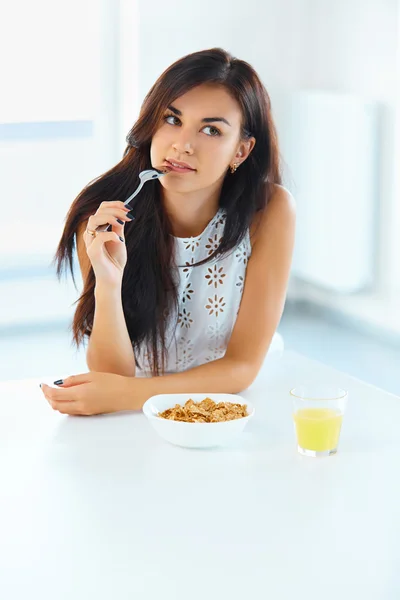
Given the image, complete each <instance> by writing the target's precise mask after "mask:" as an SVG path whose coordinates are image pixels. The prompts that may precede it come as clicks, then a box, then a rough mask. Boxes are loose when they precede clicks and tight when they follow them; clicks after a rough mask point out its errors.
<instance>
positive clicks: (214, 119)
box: [168, 105, 231, 127]
mask: <svg viewBox="0 0 400 600" xmlns="http://www.w3.org/2000/svg"><path fill="white" fill-rule="evenodd" d="M168 109H169V110H170V111H171V112H173V113H175V114H176V115H177V116H178V117H181V116H182V111H180V110H179V109H177V108H175V106H172V105H170V106H168ZM201 121H202V123H213V122H214V121H222V122H223V123H226V124H227V125H229V127H231V124H230V123H229V122H228V121H227V120H226V119H224V117H205V118H204V119H202V120H201Z"/></svg>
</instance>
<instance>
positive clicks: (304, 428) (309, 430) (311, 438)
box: [294, 408, 343, 452]
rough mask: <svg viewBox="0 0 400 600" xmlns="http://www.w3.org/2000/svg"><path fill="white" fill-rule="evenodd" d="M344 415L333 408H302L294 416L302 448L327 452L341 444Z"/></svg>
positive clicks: (298, 440) (299, 443) (298, 439)
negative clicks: (340, 437)
mask: <svg viewBox="0 0 400 600" xmlns="http://www.w3.org/2000/svg"><path fill="white" fill-rule="evenodd" d="M342 419H343V415H342V414H341V413H340V412H339V411H336V410H333V409H332V408H301V409H299V410H298V411H296V412H295V414H294V422H295V425H296V432H297V442H298V445H299V446H300V448H304V449H305V450H314V451H315V452H325V451H327V450H334V449H335V448H337V446H338V443H339V435H340V429H341V427H342Z"/></svg>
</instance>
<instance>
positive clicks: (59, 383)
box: [54, 379, 64, 385]
mask: <svg viewBox="0 0 400 600" xmlns="http://www.w3.org/2000/svg"><path fill="white" fill-rule="evenodd" d="M63 383H64V380H63V379H57V381H55V382H54V385H62V384H63Z"/></svg>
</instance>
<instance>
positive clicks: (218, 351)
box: [136, 208, 251, 377]
mask: <svg viewBox="0 0 400 600" xmlns="http://www.w3.org/2000/svg"><path fill="white" fill-rule="evenodd" d="M225 220H226V213H225V211H224V209H222V208H220V209H219V210H218V212H217V214H216V215H215V216H214V218H213V219H212V220H211V221H210V222H209V224H208V225H207V227H206V228H205V229H204V231H203V232H202V233H201V234H200V235H198V236H197V237H189V238H177V237H175V238H174V239H175V248H174V251H175V264H176V265H177V267H176V268H175V269H174V276H175V281H176V284H177V290H178V315H176V313H174V314H173V315H172V318H171V319H170V318H168V325H167V336H166V343H167V349H168V361H167V365H166V370H165V371H166V373H176V372H179V371H185V370H186V369H191V368H193V367H195V366H198V365H202V364H204V363H207V362H210V361H213V360H216V359H218V358H221V357H222V356H224V354H225V352H226V348H227V346H228V342H229V339H230V336H231V333H232V330H233V327H234V325H235V322H236V318H237V314H238V312H239V307H240V302H241V299H242V294H243V286H244V281H245V277H246V269H247V263H248V260H249V258H250V256H251V243H250V232H249V229H248V230H247V232H246V235H245V237H244V238H243V240H242V242H241V243H240V244H239V246H238V247H237V248H235V250H233V251H231V252H230V253H229V254H228V255H227V256H224V257H222V258H221V257H220V258H216V259H213V260H212V261H209V262H207V263H206V264H204V265H200V266H198V267H192V266H191V265H193V263H196V262H198V261H200V260H202V259H204V258H206V257H207V256H210V255H211V254H212V253H213V252H214V251H215V250H216V249H217V248H218V246H219V245H220V241H221V238H222V234H223V231H224V225H225ZM176 317H178V323H177V320H176ZM136 355H137V358H138V361H139V364H140V367H141V369H139V368H137V369H136V376H138V377H143V376H149V375H151V370H150V364H151V361H150V363H149V356H148V354H147V351H146V349H145V347H144V345H143V346H142V347H141V348H140V351H139V352H138V353H136Z"/></svg>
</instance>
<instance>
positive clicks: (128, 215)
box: [126, 212, 135, 221]
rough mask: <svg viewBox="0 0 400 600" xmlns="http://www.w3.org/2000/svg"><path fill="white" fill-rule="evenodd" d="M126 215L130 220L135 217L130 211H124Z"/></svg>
mask: <svg viewBox="0 0 400 600" xmlns="http://www.w3.org/2000/svg"><path fill="white" fill-rule="evenodd" d="M126 216H127V217H129V219H132V221H133V219H134V218H135V216H134V214H133V213H132V212H128V213H126Z"/></svg>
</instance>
